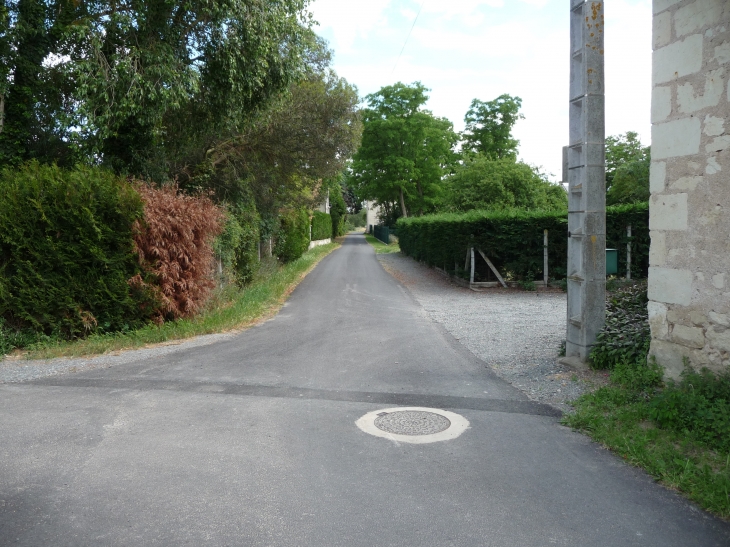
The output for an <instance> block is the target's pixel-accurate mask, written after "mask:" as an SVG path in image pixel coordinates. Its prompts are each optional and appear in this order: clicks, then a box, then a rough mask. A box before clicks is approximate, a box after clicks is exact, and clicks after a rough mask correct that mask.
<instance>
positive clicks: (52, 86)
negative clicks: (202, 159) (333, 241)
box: [0, 0, 312, 179]
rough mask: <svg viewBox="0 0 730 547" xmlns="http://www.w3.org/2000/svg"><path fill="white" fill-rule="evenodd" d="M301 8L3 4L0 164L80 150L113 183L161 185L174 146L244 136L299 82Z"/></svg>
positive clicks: (247, 2) (262, 1)
mask: <svg viewBox="0 0 730 547" xmlns="http://www.w3.org/2000/svg"><path fill="white" fill-rule="evenodd" d="M306 4H307V0H189V1H187V2H183V3H180V2H172V1H156V2H137V1H134V0H119V1H115V2H109V1H106V0H90V1H88V2H78V1H75V0H51V1H48V0H5V1H4V2H3V5H2V8H0V105H1V108H0V110H2V111H3V114H0V119H1V120H2V125H0V130H1V131H2V133H0V154H2V158H0V159H2V160H5V161H11V160H12V161H17V160H18V159H20V160H23V159H26V158H27V157H40V156H43V157H42V158H41V159H42V160H43V161H47V162H52V161H56V160H57V159H58V156H59V155H61V154H62V153H63V150H61V149H62V148H64V147H66V148H73V147H74V146H72V145H76V146H75V147H76V148H80V149H81V150H83V152H84V153H85V154H86V157H87V159H88V160H89V161H92V162H99V161H102V162H104V163H105V164H107V165H109V166H111V167H113V168H114V169H115V170H116V171H118V172H125V173H129V174H135V175H148V176H154V177H156V178H159V179H164V178H166V177H167V176H168V175H169V172H168V170H167V168H168V161H169V158H168V154H169V151H170V149H176V148H179V147H180V146H181V144H180V141H181V140H182V141H190V142H196V143H197V142H199V141H200V139H199V138H198V137H199V135H201V134H202V135H207V134H210V132H211V131H213V130H218V131H222V130H227V129H228V128H230V127H237V126H241V125H242V124H243V122H245V120H246V119H247V118H248V117H249V116H250V115H251V113H252V112H255V111H256V110H258V109H259V108H261V107H263V106H265V105H266V104H267V103H268V101H270V100H271V99H272V98H273V97H276V96H277V95H278V94H279V93H280V92H281V91H283V90H286V88H287V87H288V86H289V84H290V83H291V82H292V81H294V80H295V79H296V78H297V77H299V75H300V74H301V68H302V66H303V64H304V50H305V48H306V47H307V45H308V43H309V42H310V41H311V35H312V33H311V30H310V29H309V27H310V24H311V18H310V15H309V14H308V12H306V10H305V8H306ZM181 118H184V119H185V122H186V125H185V126H184V129H185V131H184V132H181V131H180V125H181V124H179V123H175V122H177V121H178V120H180V119H181ZM171 129H173V130H171ZM13 158H15V159H13Z"/></svg>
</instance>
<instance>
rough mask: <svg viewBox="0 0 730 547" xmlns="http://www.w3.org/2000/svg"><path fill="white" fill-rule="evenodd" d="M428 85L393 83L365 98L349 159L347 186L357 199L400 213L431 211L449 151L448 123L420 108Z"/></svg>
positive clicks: (451, 143) (449, 163)
mask: <svg viewBox="0 0 730 547" xmlns="http://www.w3.org/2000/svg"><path fill="white" fill-rule="evenodd" d="M427 91H428V89H426V87H425V86H423V85H422V84H421V83H420V82H415V83H413V84H411V85H406V84H403V83H400V82H399V83H397V84H395V85H392V86H387V87H384V88H382V89H381V90H380V91H378V92H377V93H373V94H371V95H368V96H367V97H366V100H367V101H368V108H365V109H363V111H362V119H363V135H362V144H361V146H360V149H359V150H358V151H357V153H356V154H355V156H354V158H353V163H352V170H351V177H350V184H352V185H353V186H355V187H356V188H357V192H358V195H359V196H360V198H362V199H375V200H377V201H378V203H380V204H381V205H383V206H384V207H385V208H386V209H396V208H397V210H398V212H399V213H400V216H404V217H407V216H408V215H409V214H419V215H420V214H424V213H426V212H430V211H432V210H433V208H434V206H435V204H436V203H437V202H438V199H439V197H440V194H441V191H442V189H441V187H442V179H443V177H444V175H445V174H446V173H447V172H449V170H450V168H451V166H452V164H453V162H454V160H455V155H454V152H453V150H452V149H453V147H454V145H455V143H456V140H457V135H456V133H454V131H453V126H452V124H451V122H450V121H449V120H447V119H445V118H438V117H436V116H434V115H433V114H432V113H431V112H430V111H428V110H425V109H424V108H423V106H424V105H425V103H426V101H427V100H428V95H427Z"/></svg>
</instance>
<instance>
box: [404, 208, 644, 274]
mask: <svg viewBox="0 0 730 547" xmlns="http://www.w3.org/2000/svg"><path fill="white" fill-rule="evenodd" d="M627 224H631V226H632V237H631V242H632V268H631V269H632V276H633V277H646V276H647V273H648V267H649V206H648V204H646V203H638V204H633V205H620V206H615V207H609V208H607V210H606V240H607V247H609V248H617V249H619V253H618V254H619V272H620V274H621V275H625V271H626V243H627V241H628V239H627V236H626V225H627ZM396 228H397V231H398V239H399V244H400V248H401V252H403V253H404V254H406V255H408V256H411V257H413V258H415V259H416V260H420V261H423V262H426V263H427V264H429V265H431V266H438V267H440V268H444V269H445V270H447V271H450V272H455V271H458V270H459V269H460V268H462V267H463V265H464V261H465V257H466V252H467V249H468V248H469V247H477V248H479V249H481V250H482V251H484V253H485V254H486V255H487V256H488V257H489V259H490V260H491V261H492V262H493V263H494V265H495V267H496V268H497V269H498V270H499V271H500V272H501V273H502V274H503V275H507V274H509V275H511V277H512V278H514V279H527V278H528V277H530V276H532V278H533V279H534V278H536V277H537V276H538V274H539V272H542V271H543V231H544V230H546V229H547V230H548V233H549V237H548V269H549V274H550V277H551V278H553V279H561V278H564V277H565V276H566V274H567V272H566V257H567V255H568V238H567V229H568V218H567V214H566V213H564V212H560V211H523V210H511V211H470V212H468V213H464V214H439V215H427V216H422V217H411V218H401V219H399V220H398V223H397V225H396Z"/></svg>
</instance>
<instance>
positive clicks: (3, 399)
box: [0, 235, 730, 547]
mask: <svg viewBox="0 0 730 547" xmlns="http://www.w3.org/2000/svg"><path fill="white" fill-rule="evenodd" d="M399 406H408V407H427V408H434V409H445V410H448V411H449V412H452V413H455V414H457V415H458V416H457V417H454V416H453V415H451V414H446V416H451V418H452V419H453V421H452V422H449V423H451V424H452V425H453V426H454V427H455V428H456V427H458V428H460V429H459V433H460V435H459V436H458V437H455V438H449V435H448V429H447V430H446V432H447V433H446V434H444V435H442V437H441V438H444V439H446V440H443V441H441V442H435V443H430V444H412V443H408V442H403V441H402V440H398V439H399V438H398V437H397V436H395V435H390V436H389V435H387V434H386V435H384V436H375V435H371V434H369V433H367V432H366V431H365V430H366V429H367V427H365V426H363V429H360V428H359V427H358V426H357V425H356V423H355V422H356V421H358V420H360V419H361V418H363V416H365V415H366V414H369V413H373V412H375V414H370V418H372V419H376V418H374V416H378V415H379V414H380V413H382V412H383V410H384V409H389V408H394V407H399ZM385 416H388V414H385ZM445 419H447V418H444V413H441V415H439V416H437V419H434V420H435V421H433V424H436V425H437V426H439V427H441V426H442V424H444V423H446V422H444V420H445ZM465 420H466V421H465ZM366 421H367V420H366ZM467 422H468V423H467ZM395 425H398V424H397V420H396V423H395ZM411 425H412V424H411ZM417 425H418V424H417ZM421 425H423V424H421ZM427 425H428V424H426V425H424V426H423V427H426V426H427ZM392 426H393V424H391V425H390V426H388V427H392ZM419 427H420V426H419ZM429 427H430V426H429ZM446 427H450V426H449V425H448V424H447V425H446ZM464 428H466V429H464ZM371 429H372V428H371ZM375 432H376V433H377V431H375ZM381 432H382V430H381ZM0 439H2V443H1V444H0V452H1V457H0V499H1V500H2V501H1V502H0V543H1V544H4V545H8V544H13V545H19V546H37V545H54V546H58V547H63V546H69V547H71V546H74V547H77V546H83V545H89V546H91V545H102V544H103V545H106V546H126V545H147V546H158V545H159V546H162V545H170V546H172V545H247V546H264V545H265V546H282V547H283V546H292V545H298V546H312V547H314V546H316V547H322V546H334V545H343V546H345V545H346V546H348V547H350V546H352V547H358V546H361V547H372V546H376V545H377V546H380V545H393V546H419V547H421V546H424V545H428V546H441V545H451V546H464V547H466V546H469V547H472V546H475V545H494V546H514V545H519V546H543V545H550V544H557V545H571V546H580V547H590V546H607V545H638V544H640V545H657V546H659V545H661V546H665V547H668V546H682V547H685V546H687V545H703V546H710V545H717V546H720V545H727V544H728V542H729V541H730V528H728V526H727V525H726V524H725V523H722V522H720V521H719V520H717V519H714V518H710V517H707V516H705V515H704V514H703V513H701V512H699V511H697V510H694V509H693V508H692V507H691V506H690V504H689V503H687V502H686V501H684V500H683V499H682V498H680V497H679V496H677V495H675V494H674V493H672V492H670V491H668V490H666V489H664V488H662V487H660V486H657V485H656V484H654V483H653V481H652V480H651V479H649V478H648V477H647V476H645V475H644V474H643V473H641V472H639V471H637V470H635V469H633V468H630V467H628V466H626V465H624V464H623V463H622V462H621V461H620V460H618V459H617V458H615V457H614V456H612V455H611V454H610V453H608V452H607V451H605V450H603V449H601V448H600V447H599V446H597V445H595V444H593V443H591V442H590V441H589V440H588V439H587V438H586V437H583V436H581V435H579V434H577V433H573V432H571V431H569V430H568V429H566V428H564V427H561V426H560V425H559V424H558V417H557V415H556V411H555V410H554V409H553V408H552V407H549V406H546V405H541V404H538V403H534V402H531V401H528V400H527V399H526V398H525V397H524V395H522V394H521V393H520V392H518V391H517V390H515V389H514V388H512V387H511V386H509V385H508V384H506V383H505V382H503V381H501V380H500V379H498V378H497V377H496V376H495V375H494V374H493V373H492V372H491V371H490V370H489V369H488V368H486V367H485V364H484V363H483V362H482V361H480V360H479V359H477V358H476V357H474V356H473V355H472V354H471V353H469V352H468V351H467V350H465V349H464V348H463V347H462V346H461V345H460V344H459V343H458V342H457V341H456V340H455V339H454V338H452V337H451V336H450V335H448V334H447V333H446V332H445V331H443V330H442V329H441V328H440V327H439V326H438V325H437V324H435V323H433V322H431V321H430V320H428V319H427V318H426V316H425V314H424V313H423V310H422V309H421V308H420V307H419V306H418V305H417V303H416V302H415V301H414V300H413V298H412V297H411V296H410V295H409V294H408V292H407V290H406V289H405V288H404V287H403V286H401V285H400V284H399V283H398V282H397V281H395V280H394V279H393V278H392V277H390V276H389V275H388V274H387V273H386V272H385V271H384V270H383V269H382V268H381V266H380V264H379V263H378V262H377V260H376V259H375V254H374V252H373V250H372V248H371V247H370V246H369V245H367V244H366V242H365V239H364V237H363V236H362V235H354V236H349V237H348V238H347V239H346V240H345V243H344V245H343V246H342V247H341V248H340V249H338V250H337V251H335V252H334V253H332V254H331V255H329V256H328V257H327V258H325V259H324V260H323V261H322V262H321V263H320V264H319V266H318V267H317V268H316V269H315V270H314V271H313V272H312V273H311V274H310V275H309V276H307V278H306V279H305V280H304V281H303V282H302V283H301V284H300V285H299V287H298V288H297V289H296V290H295V291H294V293H293V294H292V296H291V297H290V299H289V301H288V304H287V305H286V306H285V307H284V308H283V309H282V311H281V312H280V313H279V315H278V316H276V318H275V319H274V320H272V321H269V322H266V323H263V324H262V325H260V326H258V327H255V328H252V329H249V330H248V331H245V332H243V333H241V334H239V335H237V336H234V337H231V338H229V339H226V340H224V341H221V342H219V343H217V344H214V345H210V346H205V347H197V348H188V349H187V350H185V351H178V352H172V353H168V354H165V355H160V356H157V357H156V358H154V359H143V358H140V359H139V360H137V361H133V362H128V363H127V364H125V365H119V366H115V367H111V368H106V369H95V370H88V371H83V372H78V373H76V374H66V375H58V376H55V377H50V378H45V379H42V380H37V381H33V382H28V383H20V384H6V385H2V386H0Z"/></svg>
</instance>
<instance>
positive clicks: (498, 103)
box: [462, 94, 524, 159]
mask: <svg viewBox="0 0 730 547" xmlns="http://www.w3.org/2000/svg"><path fill="white" fill-rule="evenodd" d="M521 106H522V99H520V98H519V97H512V96H511V95H507V94H504V95H500V96H499V97H497V98H496V99H494V100H493V101H487V102H484V101H480V100H479V99H474V100H473V101H472V102H471V106H470V107H469V110H468V111H467V113H466V116H465V117H464V123H465V124H466V127H465V129H464V133H463V134H462V138H463V141H464V142H463V145H462V148H463V150H464V151H465V152H474V153H479V154H483V155H485V156H487V157H490V158H492V159H502V158H517V146H518V145H519V144H520V141H518V140H517V139H515V138H514V137H513V136H512V128H513V127H514V125H515V123H517V121H518V120H520V119H522V118H524V116H523V115H522V114H520V107H521Z"/></svg>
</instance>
